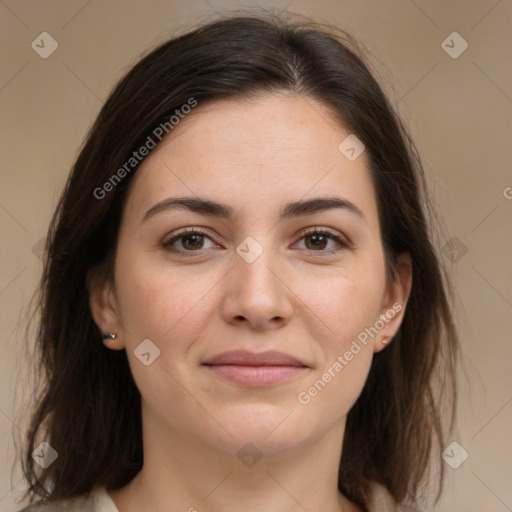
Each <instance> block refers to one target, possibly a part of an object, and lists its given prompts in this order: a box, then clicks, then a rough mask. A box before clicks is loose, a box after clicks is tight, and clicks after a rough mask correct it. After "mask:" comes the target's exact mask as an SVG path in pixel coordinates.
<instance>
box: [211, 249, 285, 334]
mask: <svg viewBox="0 0 512 512" xmlns="http://www.w3.org/2000/svg"><path fill="white" fill-rule="evenodd" d="M235 258H236V259H235V266H234V268H233V269H232V270H231V271H230V272H229V273H228V274H227V275H226V276H225V279H226V281H225V284H224V286H225V293H224V297H223V301H222V305H221V313H222V316H223V318H224V320H225V321H226V322H228V323H230V324H246V325H247V326H248V327H250V328H251V329H253V330H256V331H265V330H269V329H270V330H271V329H277V328H281V327H283V326H284V325H286V324H287V323H288V322H289V321H290V318H291V316H292V314H293V304H292V297H293V295H294V294H293V292H292V290H291V289H290V284H289V283H288V282H287V281H288V280H287V279H286V276H285V275H284V272H283V268H282V267H283V266H282V265H280V264H279V262H278V256H277V255H274V254H272V251H271V250H270V249H267V248H265V249H264V250H263V252H262V253H261V254H260V255H259V256H258V257H257V258H256V260H255V261H252V262H251V263H248V262H247V261H245V260H244V259H243V258H241V257H239V255H238V254H236V255H235Z"/></svg>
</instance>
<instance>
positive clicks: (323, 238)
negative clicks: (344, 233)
mask: <svg viewBox="0 0 512 512" xmlns="http://www.w3.org/2000/svg"><path fill="white" fill-rule="evenodd" d="M300 241H304V246H305V247H299V249H306V250H310V251H313V252H320V253H328V254H330V253H333V252H337V251H339V250H341V249H348V248H350V244H349V243H348V242H347V241H345V240H342V239H341V238H340V237H339V236H338V235H336V234H335V233H333V232H331V231H329V230H326V229H325V228H313V229H311V230H309V231H307V232H305V233H302V237H301V239H300ZM329 244H330V246H329ZM326 249H327V250H326Z"/></svg>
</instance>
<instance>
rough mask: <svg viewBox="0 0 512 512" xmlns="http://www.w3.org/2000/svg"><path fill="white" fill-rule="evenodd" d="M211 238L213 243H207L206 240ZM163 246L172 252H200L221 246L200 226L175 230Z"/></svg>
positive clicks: (164, 241)
mask: <svg viewBox="0 0 512 512" xmlns="http://www.w3.org/2000/svg"><path fill="white" fill-rule="evenodd" d="M206 240H209V241H210V242H211V245H205V241H206ZM162 246H163V247H164V248H165V249H167V250H169V251H171V252H181V253H186V252H189V253H190V252H198V251H199V250H201V249H209V248H211V247H219V246H218V245H217V244H215V242H213V240H212V239H211V238H210V237H209V236H208V235H207V234H206V232H205V231H203V230H201V229H198V228H193V229H190V228H185V229H181V230H179V231H175V232H174V233H172V234H171V235H170V238H166V239H164V240H163V242H162Z"/></svg>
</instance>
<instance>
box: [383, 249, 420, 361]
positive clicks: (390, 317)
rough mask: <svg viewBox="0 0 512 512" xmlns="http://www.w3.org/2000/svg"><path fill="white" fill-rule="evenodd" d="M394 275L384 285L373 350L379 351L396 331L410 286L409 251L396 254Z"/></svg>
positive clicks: (403, 312)
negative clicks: (381, 326)
mask: <svg viewBox="0 0 512 512" xmlns="http://www.w3.org/2000/svg"><path fill="white" fill-rule="evenodd" d="M396 267H397V268H396V272H395V277H394V279H393V281H392V282H389V283H388V284H387V286H386V290H385V293H384V296H383V298H382V303H381V310H380V317H379V320H380V321H381V324H383V325H384V326H383V328H382V329H381V330H380V331H379V334H378V336H377V338H376V339H375V345H374V352H380V351H381V350H383V349H384V348H386V346H387V345H388V344H389V343H390V342H391V341H392V339H393V337H394V336H395V334H396V333H397V332H398V329H399V328H400V325H401V324H402V320H403V319H404V315H405V309H406V306H407V301H408V300H409V295H410V293H411V286H412V262H411V255H410V254H409V253H401V254H399V255H398V256H397V266H396Z"/></svg>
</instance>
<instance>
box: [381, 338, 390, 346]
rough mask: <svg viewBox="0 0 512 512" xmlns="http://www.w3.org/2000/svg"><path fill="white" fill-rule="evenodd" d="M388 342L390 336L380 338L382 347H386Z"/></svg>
mask: <svg viewBox="0 0 512 512" xmlns="http://www.w3.org/2000/svg"><path fill="white" fill-rule="evenodd" d="M390 341H391V337H390V336H382V343H383V344H384V345H387V344H388V343H389V342H390Z"/></svg>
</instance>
